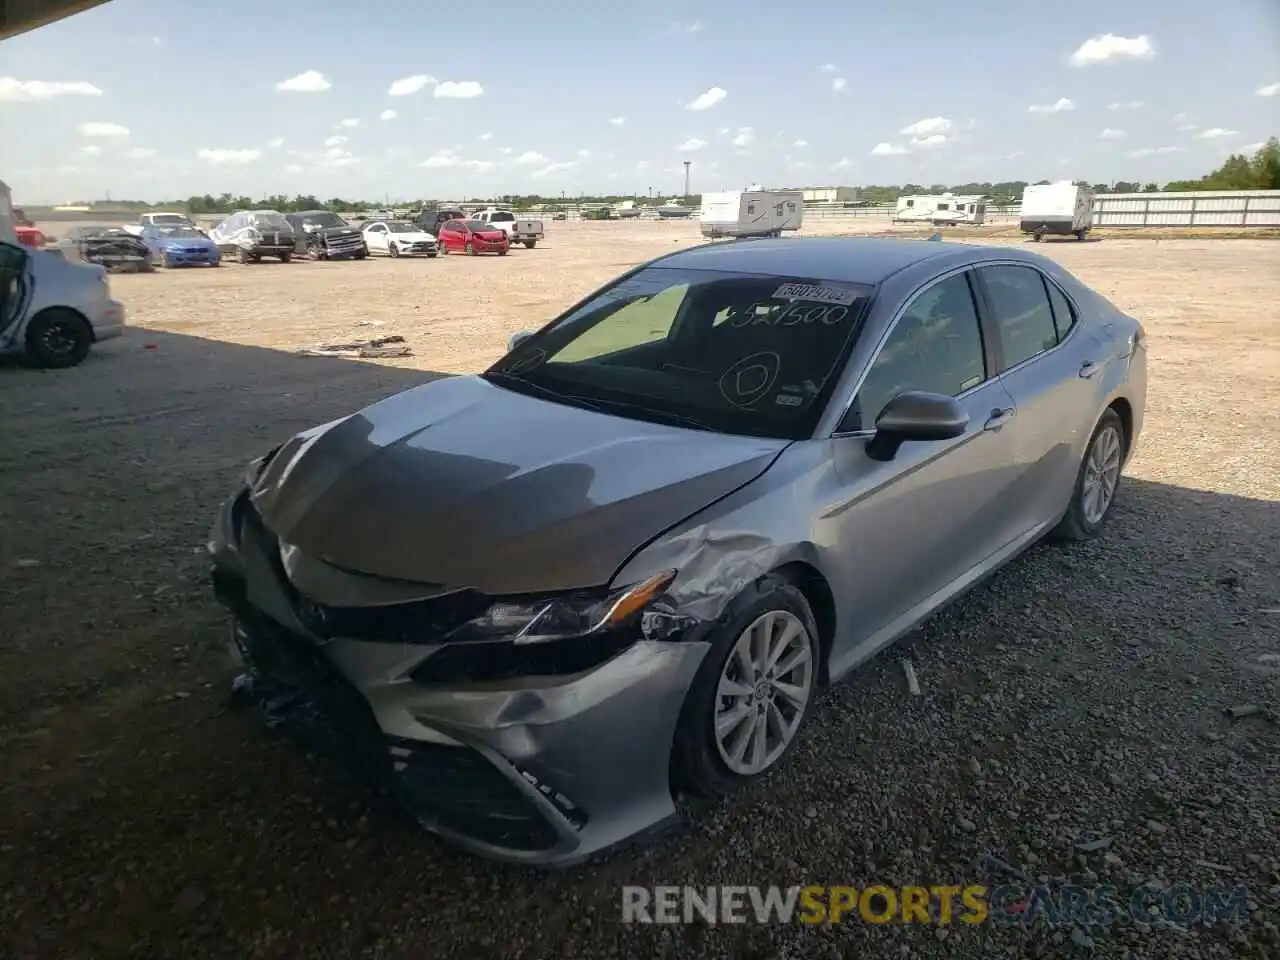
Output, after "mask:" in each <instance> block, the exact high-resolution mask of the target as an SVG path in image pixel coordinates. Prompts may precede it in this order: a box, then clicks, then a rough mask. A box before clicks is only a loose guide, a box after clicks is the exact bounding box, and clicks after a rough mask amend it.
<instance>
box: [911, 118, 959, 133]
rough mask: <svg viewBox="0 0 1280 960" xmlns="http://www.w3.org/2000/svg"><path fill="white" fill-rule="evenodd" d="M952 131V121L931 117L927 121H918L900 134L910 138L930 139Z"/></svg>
mask: <svg viewBox="0 0 1280 960" xmlns="http://www.w3.org/2000/svg"><path fill="white" fill-rule="evenodd" d="M950 129H951V121H950V120H948V119H947V118H946V117H929V118H928V119H927V120H917V121H916V122H915V123H913V124H911V125H910V126H908V127H903V128H902V129H901V130H900V131H898V132H899V133H901V134H903V135H904V136H908V137H928V136H932V135H933V134H935V133H947V132H948V131H949V130H950Z"/></svg>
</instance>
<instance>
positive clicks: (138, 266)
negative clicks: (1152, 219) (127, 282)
mask: <svg viewBox="0 0 1280 960" xmlns="http://www.w3.org/2000/svg"><path fill="white" fill-rule="evenodd" d="M58 250H60V251H61V252H62V255H63V256H64V257H65V258H66V259H68V260H81V261H83V262H85V263H96V264H98V265H99V266H101V267H106V268H107V269H108V270H111V271H124V270H145V271H149V270H153V269H155V267H154V266H153V264H152V262H151V251H150V250H148V249H147V245H146V244H145V243H143V242H142V240H141V239H140V238H139V237H135V236H134V235H133V234H131V233H129V232H128V231H127V230H125V229H124V228H123V227H112V226H105V225H98V226H87V227H72V228H71V229H70V230H68V231H67V232H66V233H65V234H64V235H63V237H62V239H61V240H59V241H58Z"/></svg>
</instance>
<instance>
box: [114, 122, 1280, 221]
mask: <svg viewBox="0 0 1280 960" xmlns="http://www.w3.org/2000/svg"><path fill="white" fill-rule="evenodd" d="M1028 182H1029V181H1026V180H1005V181H1000V182H998V183H992V182H990V181H981V182H978V181H974V182H970V183H959V184H950V185H948V184H942V183H934V184H920V183H904V184H894V185H884V186H881V185H875V184H873V185H871V186H866V187H860V188H859V190H858V202H859V203H860V204H866V205H880V204H890V203H893V202H894V201H895V200H897V199H898V197H900V196H911V195H918V194H931V193H947V192H950V193H954V194H960V195H969V196H983V197H987V198H988V199H989V201H990V202H991V203H992V204H995V205H999V204H1002V203H1003V204H1013V203H1017V202H1018V201H1019V199H1020V198H1021V197H1022V191H1023V189H1025V188H1026V186H1027V184H1028ZM1038 182H1039V183H1048V182H1049V181H1048V180H1041V181H1038ZM1082 182H1083V181H1082ZM1088 186H1090V187H1092V189H1093V190H1094V191H1095V192H1097V193H1157V192H1160V191H1172V192H1182V191H1187V190H1280V140H1277V139H1276V138H1275V137H1272V138H1271V139H1270V140H1268V141H1267V142H1266V143H1265V144H1263V145H1262V148H1261V149H1260V150H1258V151H1257V152H1256V153H1255V154H1254V155H1253V156H1251V157H1250V156H1246V155H1244V154H1232V155H1231V156H1229V157H1228V158H1227V159H1226V160H1225V161H1224V162H1223V163H1222V165H1221V166H1220V167H1218V168H1217V169H1216V170H1214V171H1212V172H1211V173H1208V174H1206V175H1205V176H1203V177H1200V178H1199V179H1197V180H1175V181H1173V182H1170V183H1166V184H1164V185H1163V186H1161V185H1160V184H1158V183H1153V182H1148V183H1142V182H1140V181H1137V180H1118V181H1116V182H1114V183H1092V184H1088ZM701 199H702V198H701V196H700V195H698V194H694V195H692V196H690V197H688V198H687V200H686V202H687V203H688V204H689V205H691V206H694V207H696V206H698V205H699V204H700V203H701ZM626 200H633V201H636V202H637V203H640V204H644V203H646V202H655V203H656V202H657V201H646V200H645V199H644V198H642V197H636V196H633V195H628V194H608V195H597V196H579V197H576V198H573V199H571V200H569V199H566V198H564V197H563V196H561V197H542V196H538V195H537V194H505V195H503V196H500V197H484V198H480V197H475V198H472V199H470V200H466V201H462V202H465V203H469V204H470V203H490V202H497V203H501V204H504V205H508V206H510V207H512V208H513V209H516V210H530V209H533V208H538V209H540V210H543V211H546V212H555V211H557V210H560V209H564V208H573V207H576V206H578V205H580V204H610V205H617V204H619V203H622V202H623V201H626ZM385 205H386V204H385V201H381V200H347V199H344V198H342V197H330V198H329V199H326V200H322V199H320V198H319V197H315V196H312V195H309V194H300V195H297V196H293V197H289V196H286V195H284V194H276V195H275V196H270V197H258V198H254V197H246V196H239V197H237V196H235V195H233V194H230V193H223V194H219V195H218V196H214V195H212V194H208V193H206V194H204V195H203V196H192V197H188V198H187V199H185V200H175V201H172V202H170V203H162V204H149V203H145V202H143V201H128V200H125V201H112V202H110V204H92V206H94V207H99V208H101V207H105V206H110V207H111V208H113V209H124V210H128V209H134V208H136V209H139V210H145V209H157V208H164V209H171V210H177V209H185V210H186V211H187V212H188V213H190V214H192V215H193V216H194V215H200V214H205V215H208V214H219V213H231V212H233V211H235V210H252V209H270V210H279V211H280V212H282V213H296V212H298V211H301V210H331V211H333V212H334V213H356V212H359V211H362V210H379V209H382V208H383V207H385ZM417 205H419V206H421V205H422V202H421V201H420V202H419V203H418V204H417ZM396 206H397V207H404V206H405V204H397V205H396ZM409 206H414V204H410V205H409Z"/></svg>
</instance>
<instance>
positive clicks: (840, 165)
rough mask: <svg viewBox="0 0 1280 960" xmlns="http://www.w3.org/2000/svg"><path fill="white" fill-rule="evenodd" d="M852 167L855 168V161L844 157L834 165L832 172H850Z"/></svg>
mask: <svg viewBox="0 0 1280 960" xmlns="http://www.w3.org/2000/svg"><path fill="white" fill-rule="evenodd" d="M852 166H853V161H852V160H850V159H849V158H848V157H843V158H841V159H840V160H837V161H836V162H835V163H834V164H833V165H832V167H831V169H832V170H848V169H849V168H850V167H852Z"/></svg>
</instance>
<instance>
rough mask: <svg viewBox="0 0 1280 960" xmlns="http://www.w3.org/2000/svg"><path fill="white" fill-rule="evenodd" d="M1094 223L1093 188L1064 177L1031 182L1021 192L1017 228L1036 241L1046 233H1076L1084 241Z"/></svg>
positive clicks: (1066, 234) (1060, 234)
mask: <svg viewBox="0 0 1280 960" xmlns="http://www.w3.org/2000/svg"><path fill="white" fill-rule="evenodd" d="M1092 226H1093V191H1092V190H1090V189H1089V188H1088V187H1086V186H1082V185H1080V184H1078V183H1072V182H1071V181H1070V180H1063V181H1062V182H1060V183H1036V184H1030V185H1028V186H1027V188H1026V189H1025V190H1023V191H1022V212H1021V213H1020V214H1019V217H1018V227H1019V229H1021V230H1022V232H1023V233H1029V234H1031V238H1032V239H1033V240H1039V239H1040V238H1041V237H1043V236H1044V235H1045V234H1050V233H1051V234H1055V235H1057V236H1063V237H1065V236H1069V235H1071V234H1074V235H1075V238H1076V239H1077V240H1083V239H1084V238H1085V235H1086V234H1087V233H1088V232H1089V230H1090V228H1092Z"/></svg>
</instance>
